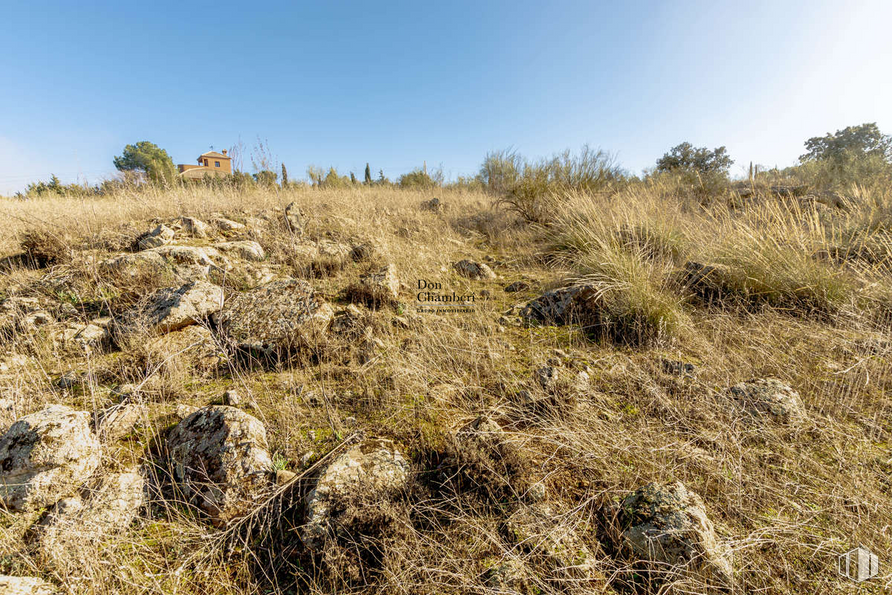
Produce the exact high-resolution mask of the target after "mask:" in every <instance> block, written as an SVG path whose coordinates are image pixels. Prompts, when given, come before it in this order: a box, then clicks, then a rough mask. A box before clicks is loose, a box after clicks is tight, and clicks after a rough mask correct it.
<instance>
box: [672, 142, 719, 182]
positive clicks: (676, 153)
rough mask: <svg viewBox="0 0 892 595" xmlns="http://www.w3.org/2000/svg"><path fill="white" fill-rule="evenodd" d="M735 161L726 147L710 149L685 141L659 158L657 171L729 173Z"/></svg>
mask: <svg viewBox="0 0 892 595" xmlns="http://www.w3.org/2000/svg"><path fill="white" fill-rule="evenodd" d="M732 163H734V161H733V160H732V159H731V157H729V156H728V153H727V152H726V150H725V147H719V148H717V149H713V150H712V151H710V150H709V149H707V148H706V147H694V146H693V145H691V143H688V142H684V143H681V144H680V145H677V146H675V147H672V149H671V150H670V151H669V152H668V153H666V154H665V155H663V156H662V157H660V158H659V159H658V160H657V171H661V172H665V171H673V170H685V171H691V172H698V173H701V174H710V173H721V174H727V173H728V169H729V168H730V167H731V164H732Z"/></svg>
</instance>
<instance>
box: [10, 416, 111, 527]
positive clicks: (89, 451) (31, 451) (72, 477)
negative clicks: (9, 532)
mask: <svg viewBox="0 0 892 595" xmlns="http://www.w3.org/2000/svg"><path fill="white" fill-rule="evenodd" d="M99 459H100V446H99V440H98V439H97V438H96V435H95V434H94V433H93V431H92V430H91V429H90V414H89V413H87V412H85V411H75V410H74V409H71V408H69V407H65V406H64V405H50V406H49V407H47V408H45V409H43V410H42V411H38V412H37V413H32V414H31V415H26V416H25V417H23V418H21V419H20V420H18V421H17V422H15V423H14V424H12V426H10V428H9V430H7V431H6V433H5V434H3V436H2V437H0V501H2V503H3V505H5V506H6V507H7V508H10V509H12V510H19V511H27V510H34V509H37V508H40V507H42V506H48V505H50V504H54V503H55V502H57V501H58V500H59V499H60V498H63V497H65V496H67V495H69V494H71V493H72V492H74V490H76V489H77V488H78V487H79V486H80V485H81V484H83V483H84V481H86V479H87V478H88V477H89V476H90V475H91V474H92V473H93V471H95V470H96V468H97V467H98V466H99Z"/></svg>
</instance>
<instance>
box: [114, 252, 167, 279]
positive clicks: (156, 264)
mask: <svg viewBox="0 0 892 595" xmlns="http://www.w3.org/2000/svg"><path fill="white" fill-rule="evenodd" d="M164 265H165V260H164V257H163V256H161V255H160V254H158V253H157V252H154V251H152V250H145V251H143V252H136V253H133V254H131V253H127V252H125V253H124V254H118V255H117V256H113V257H111V258H108V259H106V260H103V261H102V262H100V263H99V271H100V272H101V273H104V274H115V275H126V276H130V277H134V276H136V275H137V274H139V273H143V272H148V271H160V270H162V269H163V268H164Z"/></svg>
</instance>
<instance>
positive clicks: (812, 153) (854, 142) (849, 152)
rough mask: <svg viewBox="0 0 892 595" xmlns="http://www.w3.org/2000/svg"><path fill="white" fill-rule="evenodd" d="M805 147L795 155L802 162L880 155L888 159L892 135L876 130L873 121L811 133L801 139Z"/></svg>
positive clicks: (890, 154) (891, 151)
mask: <svg viewBox="0 0 892 595" xmlns="http://www.w3.org/2000/svg"><path fill="white" fill-rule="evenodd" d="M805 148H806V150H807V153H805V154H804V155H801V156H800V157H799V161H801V162H802V163H807V162H809V161H828V160H843V159H846V158H857V157H873V158H880V159H882V160H883V161H885V162H887V163H892V135H888V134H883V133H882V132H880V129H879V128H878V127H877V125H876V122H871V123H868V124H861V125H860V126H848V127H846V128H843V129H842V130H837V131H836V132H835V133H833V134H830V133H829V132H828V133H827V134H825V135H824V136H813V137H812V138H810V139H808V140H807V141H805Z"/></svg>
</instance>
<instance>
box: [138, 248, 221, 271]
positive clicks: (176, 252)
mask: <svg viewBox="0 0 892 595" xmlns="http://www.w3.org/2000/svg"><path fill="white" fill-rule="evenodd" d="M150 252H152V253H155V254H157V255H158V256H160V257H161V258H162V259H164V261H165V262H167V263H169V264H174V265H201V266H208V267H216V268H228V267H227V266H226V265H227V263H226V262H225V259H224V258H223V255H222V254H220V252H218V251H217V250H216V249H214V248H211V247H204V248H201V247H199V246H162V247H160V248H153V249H152V250H151V251H150Z"/></svg>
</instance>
